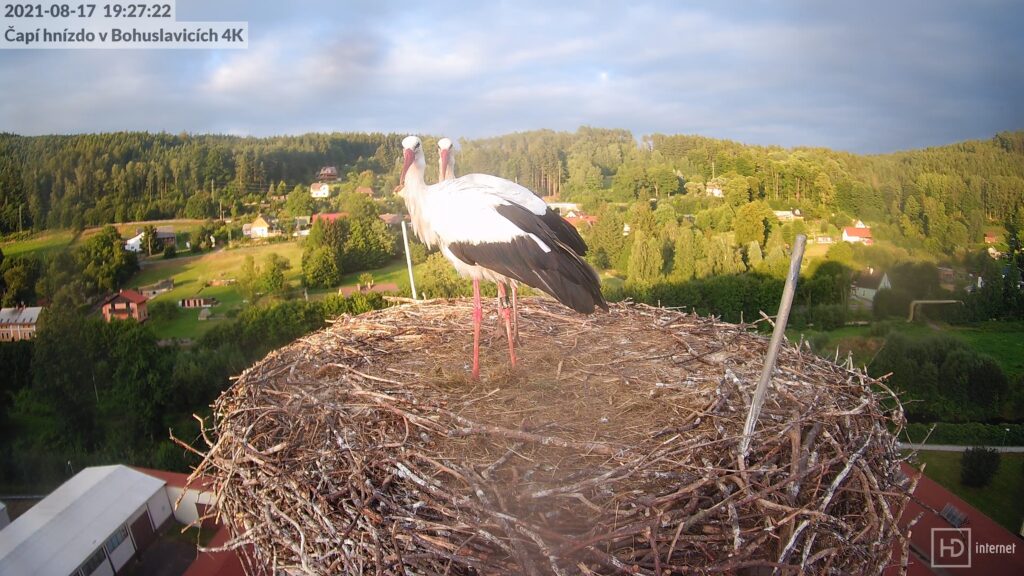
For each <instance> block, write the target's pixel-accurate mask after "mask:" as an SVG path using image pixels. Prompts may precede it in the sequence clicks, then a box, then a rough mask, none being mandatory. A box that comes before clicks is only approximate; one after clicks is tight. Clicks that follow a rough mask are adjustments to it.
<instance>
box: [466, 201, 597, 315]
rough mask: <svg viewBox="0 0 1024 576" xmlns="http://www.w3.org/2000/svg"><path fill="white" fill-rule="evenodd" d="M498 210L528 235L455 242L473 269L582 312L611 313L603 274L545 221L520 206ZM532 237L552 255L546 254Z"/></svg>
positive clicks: (499, 207)
mask: <svg viewBox="0 0 1024 576" xmlns="http://www.w3.org/2000/svg"><path fill="white" fill-rule="evenodd" d="M496 210H497V212H498V213H499V214H501V215H502V216H504V217H505V218H508V219H509V220H510V221H511V222H512V223H513V224H515V225H516V226H517V227H518V228H519V229H521V230H522V231H523V232H524V234H523V235H521V236H516V237H514V238H512V239H510V240H509V241H508V242H482V243H472V242H454V243H450V244H448V249H449V250H450V251H451V252H452V254H454V255H455V256H456V257H457V258H459V259H460V260H462V261H463V262H466V263H467V264H471V265H479V266H483V267H484V268H487V269H489V270H493V271H495V272H497V273H499V274H502V275H504V276H507V277H509V278H513V279H515V280H518V281H519V282H522V283H523V284H526V285H527V286H532V287H534V288H537V289H539V290H543V291H544V292H547V293H548V294H550V295H552V296H554V297H555V299H557V300H558V301H559V302H561V303H562V304H565V305H566V306H568V307H570V308H572V309H573V310H576V311H577V312H582V313H584V314H589V313H591V312H593V311H594V308H595V307H600V308H602V309H604V310H608V304H607V303H606V302H605V300H604V296H602V295H601V279H600V278H599V277H598V275H597V273H596V272H594V269H593V268H591V267H590V265H588V264H587V263H586V262H584V261H583V259H582V258H580V256H579V254H577V253H576V252H575V251H573V250H572V249H571V248H570V247H569V246H567V245H566V244H565V243H564V242H562V241H561V240H560V239H559V238H558V236H557V235H556V234H555V232H554V231H552V230H551V228H550V227H549V226H548V225H547V224H546V222H545V221H544V220H543V219H542V218H541V217H538V216H537V215H536V214H533V213H532V212H530V211H529V210H527V209H526V208H524V207H522V206H519V205H518V204H505V205H501V206H498V207H497V208H496ZM556 216H557V215H556ZM567 225H568V223H567ZM529 234H532V235H534V236H536V237H537V238H538V239H540V240H541V241H542V242H544V244H546V245H547V246H548V247H549V248H550V251H544V249H543V248H541V246H540V245H539V244H538V243H537V242H536V240H534V239H533V238H532V237H530V236H529Z"/></svg>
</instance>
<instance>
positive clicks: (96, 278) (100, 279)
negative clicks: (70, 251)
mask: <svg viewBox="0 0 1024 576" xmlns="http://www.w3.org/2000/svg"><path fill="white" fill-rule="evenodd" d="M76 260H77V263H78V267H79V269H81V271H82V277H83V278H84V279H85V281H86V288H87V291H88V293H89V294H97V293H103V292H113V291H115V290H117V288H118V287H120V286H122V285H123V284H124V283H125V282H127V281H128V278H130V277H131V275H132V274H134V273H135V272H136V271H137V270H138V269H139V264H138V260H137V259H136V257H135V253H133V252H129V251H128V250H125V247H124V240H123V239H122V238H121V235H120V234H118V232H117V229H116V228H114V227H113V226H105V227H104V228H103V229H102V230H100V232H99V233H98V234H96V235H95V236H93V237H91V238H89V239H88V240H86V242H85V244H84V245H83V246H82V247H81V248H79V249H78V251H77V252H76Z"/></svg>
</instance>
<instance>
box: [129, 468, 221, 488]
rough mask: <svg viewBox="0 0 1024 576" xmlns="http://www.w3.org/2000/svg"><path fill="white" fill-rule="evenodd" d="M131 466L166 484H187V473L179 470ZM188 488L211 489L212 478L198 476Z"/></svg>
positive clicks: (183, 486)
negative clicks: (170, 470) (171, 470)
mask: <svg viewBox="0 0 1024 576" xmlns="http://www.w3.org/2000/svg"><path fill="white" fill-rule="evenodd" d="M132 468H134V469H136V470H138V471H139V472H142V473H143V474H146V475H147V476H152V477H153V478H157V479H159V480H163V481H164V482H166V483H167V485H168V486H173V487H175V488H182V489H184V488H185V485H186V484H188V474H183V473H181V472H169V471H167V470H156V469H154V468H143V467H142V466H132ZM189 488H191V489H193V490H212V489H213V479H212V478H209V477H207V476H200V477H199V478H198V479H197V481H196V482H194V483H193V484H192V485H191V486H189Z"/></svg>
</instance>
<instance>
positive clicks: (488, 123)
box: [0, 0, 1024, 152]
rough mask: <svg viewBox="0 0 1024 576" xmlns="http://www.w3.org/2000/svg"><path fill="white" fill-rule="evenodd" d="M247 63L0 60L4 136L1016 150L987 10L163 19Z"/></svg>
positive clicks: (312, 13) (1006, 57)
mask: <svg viewBox="0 0 1024 576" xmlns="http://www.w3.org/2000/svg"><path fill="white" fill-rule="evenodd" d="M178 14H179V17H180V18H183V19H184V18H187V19H190V20H215V19H223V20H248V21H249V23H250V32H251V34H252V36H251V39H250V48H249V50H247V51H240V52H234V51H186V50H174V51H128V50H118V51H102V52H101V51H62V52H45V53H44V52H14V51H6V52H0V82H2V83H3V85H4V87H5V90H4V91H5V94H4V98H3V99H0V130H8V131H15V132H20V133H26V134H38V133H46V132H77V131H99V130H121V129H148V130H168V131H172V132H177V131H181V130H188V131H194V132H207V131H231V132H237V133H245V134H256V135H266V134H280V133H301V132H304V131H309V130H363V131H397V132H430V133H435V134H439V133H445V134H448V135H451V136H456V137H479V136H488V135H495V134H500V133H505V132H509V131H515V130H527V129H534V128H553V129H561V130H574V129H575V128H576V127H577V126H579V125H580V124H589V125H595V126H607V127H616V128H627V129H630V130H633V131H634V133H635V134H636V135H638V136H639V135H641V134H644V133H652V132H662V133H675V132H679V133H700V134H703V135H707V136H713V137H723V138H731V139H736V140H741V141H745V142H751V143H760V144H781V145H786V146H795V145H813V146H831V147H836V148H842V149H848V150H854V151H862V152H878V151H887V150H894V149H900V148H907V147H918V146H926V145H936V144H943V143H947V142H952V141H956V140H962V139H966V138H975V137H987V136H990V135H991V134H992V133H994V132H997V131H1000V130H1008V129H1021V128H1024V111H1022V106H1021V105H1020V104H1018V101H1019V94H1020V93H1022V92H1024V75H1022V74H1020V72H1019V71H1020V70H1022V69H1024V61H1022V60H1024V39H1022V38H1021V35H1020V34H1019V33H1017V31H1016V30H1015V27H1016V25H1017V23H1019V22H1021V21H1022V20H1024V6H1021V5H1020V4H1019V3H1013V2H1001V1H997V0H990V1H988V2H983V3H981V4H971V5H962V4H960V3H957V2H953V1H951V0H943V1H936V2H923V1H919V0H912V1H909V2H895V3H893V2H881V1H869V2H866V3H859V4H842V5H834V4H832V3H819V2H809V1H801V0H794V1H791V2H786V3H781V4H780V3H767V2H753V3H750V2H743V3H738V2H725V3H722V2H698V3H688V4H685V5H679V4H677V3H675V2H670V1H668V0H664V1H649V2H638V3H629V4H622V3H617V2H594V3H587V4H584V5H581V6H572V7H570V6H564V5H562V4H561V3H554V2H550V1H547V2H538V1H531V0H523V1H521V2H515V3H507V2H497V3H471V2H466V1H461V0H449V1H448V2H445V3H443V4H436V3H420V4H409V3H402V4H396V3H376V2H369V1H365V2H346V3H343V4H337V3H332V2H327V1H326V0H316V1H308V2H303V3H298V4H287V5H285V4H280V5H278V4H271V5H258V6H256V5H253V4H252V3H247V2H241V1H240V0H229V1H225V2H217V3H215V4H207V3H201V2H198V1H195V0H179V2H178Z"/></svg>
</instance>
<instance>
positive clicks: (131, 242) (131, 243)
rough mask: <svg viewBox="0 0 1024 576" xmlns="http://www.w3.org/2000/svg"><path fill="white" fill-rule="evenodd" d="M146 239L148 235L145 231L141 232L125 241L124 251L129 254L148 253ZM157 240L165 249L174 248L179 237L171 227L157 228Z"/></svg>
mask: <svg viewBox="0 0 1024 576" xmlns="http://www.w3.org/2000/svg"><path fill="white" fill-rule="evenodd" d="M145 238H146V233H145V232H144V231H140V232H139V233H137V234H136V235H135V236H132V237H131V238H129V239H127V240H125V242H124V249H125V250H127V251H129V252H135V253H136V254H139V253H142V252H146V251H148V247H147V246H146V240H145ZM155 238H156V241H157V242H158V243H160V244H162V245H163V246H164V247H167V246H174V245H175V244H176V242H177V240H178V236H177V234H175V233H174V229H173V228H171V227H169V226H163V227H160V228H157V229H156V237H155Z"/></svg>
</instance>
